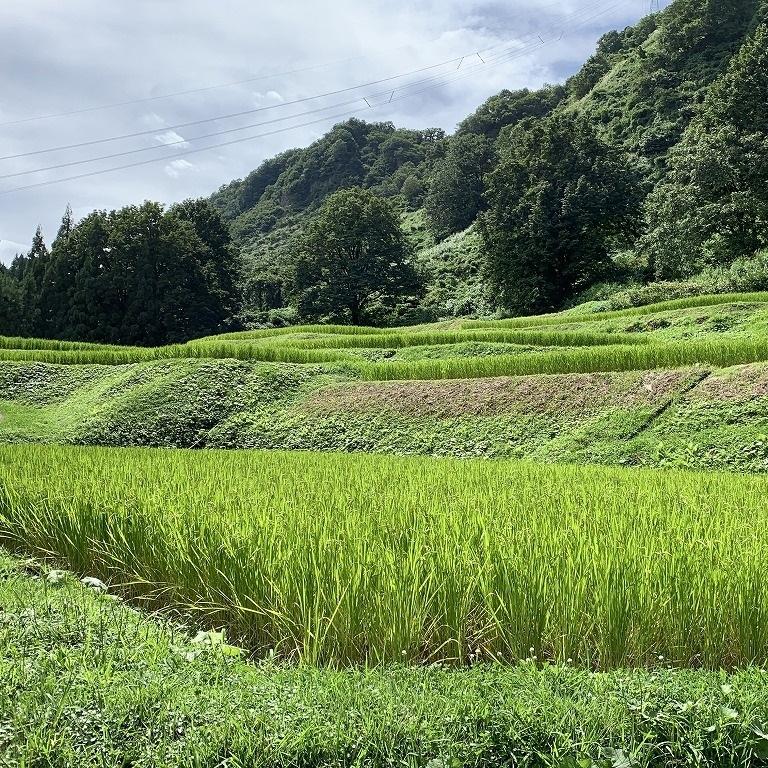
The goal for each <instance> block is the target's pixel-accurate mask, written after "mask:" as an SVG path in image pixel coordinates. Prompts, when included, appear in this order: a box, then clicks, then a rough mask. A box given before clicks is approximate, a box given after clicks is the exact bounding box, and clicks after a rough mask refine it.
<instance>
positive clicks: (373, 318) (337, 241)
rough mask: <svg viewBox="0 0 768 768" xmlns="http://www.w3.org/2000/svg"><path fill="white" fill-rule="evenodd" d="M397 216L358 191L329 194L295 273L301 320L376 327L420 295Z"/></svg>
mask: <svg viewBox="0 0 768 768" xmlns="http://www.w3.org/2000/svg"><path fill="white" fill-rule="evenodd" d="M409 256H410V248H409V247H408V244H407V241H406V239H405V236H404V234H403V231H402V229H401V228H400V221H399V218H398V216H397V213H396V211H395V210H394V208H393V207H392V205H391V204H390V203H388V202H387V201H386V200H384V199H382V198H380V197H377V196H376V195H374V194H373V193H372V192H370V191H368V190H364V189H360V188H356V189H349V190H342V191H339V192H336V193H335V194H333V195H331V196H330V197H329V198H328V199H327V200H326V202H325V203H324V204H323V206H322V207H321V208H320V210H319V211H318V213H317V215H316V216H315V217H314V218H313V220H312V222H311V223H310V225H309V226H308V228H307V232H306V235H305V237H304V239H303V242H302V246H301V255H300V257H299V260H298V262H297V264H296V269H295V274H294V290H295V293H296V304H297V308H298V311H299V315H300V317H301V318H303V319H306V320H315V321H323V322H347V323H352V324H355V325H362V324H366V323H376V322H379V321H380V320H381V315H382V313H386V314H388V315H389V314H391V313H392V312H393V311H394V310H395V308H396V306H397V305H398V303H401V302H404V301H407V300H408V299H413V300H414V301H415V299H416V297H417V292H418V288H419V287H418V282H417V278H416V273H415V271H414V269H413V267H412V265H411V263H410V260H409Z"/></svg>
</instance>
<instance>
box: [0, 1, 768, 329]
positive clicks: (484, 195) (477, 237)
mask: <svg viewBox="0 0 768 768" xmlns="http://www.w3.org/2000/svg"><path fill="white" fill-rule="evenodd" d="M766 103H768V3H767V2H765V0H727V1H725V2H724V1H723V0H675V1H674V2H673V3H672V4H671V5H670V6H669V7H668V8H667V9H666V10H664V11H663V12H660V13H657V14H653V15H650V16H647V17H645V18H644V19H642V20H641V21H640V22H639V23H638V24H636V25H635V26H633V27H630V28H628V29H625V30H623V31H621V32H618V31H617V32H610V33H608V34H606V35H605V36H604V37H603V38H602V39H601V40H600V42H599V44H598V47H597V50H596V52H595V54H594V55H593V56H592V57H591V58H590V59H589V60H588V61H587V62H586V63H585V65H584V66H583V68H582V69H581V71H579V72H578V73H577V74H576V75H574V76H573V77H571V78H570V79H569V80H568V81H567V82H566V83H564V84H559V85H549V86H546V87H544V88H542V89H541V90H538V91H529V90H522V91H508V90H505V91H502V92H501V93H499V94H497V95H495V96H493V97H492V98H490V99H489V100H488V101H487V102H486V103H485V104H483V105H481V106H480V107H479V108H478V109H477V110H476V111H475V112H474V113H473V114H471V115H469V116H468V117H467V118H466V119H465V120H463V121H462V122H461V123H460V124H459V126H458V127H457V130H456V131H455V133H454V134H452V135H446V134H445V133H444V131H442V130H439V129H434V128H433V129H425V130H420V131H415V130H404V129H398V128H396V127H395V126H394V125H392V124H391V123H386V122H382V123H367V122H364V121H362V120H358V119H350V120H348V121H346V122H343V123H341V124H339V125H337V126H335V127H334V128H333V129H332V130H331V131H330V132H329V133H327V134H326V135H325V136H324V137H322V138H321V139H320V140H318V141H317V142H315V143H314V144H312V145H310V146H309V147H306V148H303V149H293V150H290V151H287V152H284V153H283V154H281V155H278V156H277V157H275V158H272V159H269V160H267V161H265V162H264V163H263V164H262V165H261V166H260V167H259V168H257V169H256V170H254V171H253V172H252V173H250V174H249V175H248V176H247V177H245V178H244V179H242V180H237V181H233V182H231V183H230V184H227V185H225V186H223V187H222V188H221V189H219V190H218V191H217V192H216V193H215V194H214V195H212V197H211V198H210V201H209V203H206V204H204V203H202V202H196V203H191V202H190V203H185V204H183V205H182V206H177V207H175V208H172V209H170V210H169V211H167V212H164V211H163V210H162V209H161V208H160V207H157V206H155V207H153V206H152V205H150V204H148V205H147V206H144V207H141V208H129V209H125V210H124V211H120V212H115V213H111V214H107V213H95V214H93V215H92V216H90V217H88V218H87V219H85V220H84V221H83V222H80V223H79V224H77V225H75V223H74V222H71V221H68V220H67V218H66V217H65V222H64V224H63V226H62V231H60V232H59V234H58V236H57V238H56V241H55V243H54V244H53V247H52V249H51V252H50V253H49V252H48V250H47V248H46V247H45V244H44V242H43V239H42V237H41V236H40V235H39V234H38V236H36V238H35V242H34V244H33V247H32V250H31V251H30V253H29V254H28V255H26V256H22V257H20V258H18V259H17V260H16V262H15V263H14V265H13V266H12V267H11V269H10V270H5V269H0V332H3V333H19V334H21V333H25V334H28V333H34V334H37V335H45V336H55V337H60V338H65V339H82V340H92V341H110V342H123V343H147V344H151V343H162V342H168V341H178V340H182V339H185V338H191V337H193V336H195V335H202V334H204V333H213V332H218V331H220V330H221V329H223V328H237V327H245V328H249V327H254V326H257V325H262V324H287V323H292V322H295V321H301V320H311V321H319V322H327V321H332V322H337V323H350V322H355V323H368V324H389V325H393V324H407V323H417V322H428V321H433V320H441V319H448V318H451V317H459V316H479V317H482V316H491V315H494V314H498V313H501V314H526V313H531V312H545V311H551V310H558V309H562V308H563V307H568V306H571V305H573V304H575V303H579V302H584V301H588V300H595V301H598V302H600V301H602V302H605V301H610V302H611V304H612V306H614V307H615V306H620V305H624V306H629V305H632V304H637V303H642V302H643V301H647V300H657V299H664V298H673V297H675V296H681V295H688V294H695V293H703V292H717V291H729V290H762V289H766V288H768V257H766V255H765V254H764V253H762V252H763V250H764V249H765V248H766V246H768V115H767V114H766V106H765V105H766ZM349 190H353V191H354V190H357V191H354V193H352V192H350V191H349ZM203 220H204V223H203ZM361 222H363V224H361ZM107 249H108V250H107ZM761 253H762V255H761ZM105 254H106V255H105ZM179 276H183V279H180V278H179ZM659 281H665V282H659ZM670 281H674V282H670ZM329 286H330V287H331V288H332V290H331V289H330V288H329ZM596 307H597V308H599V307H600V304H597V305H596Z"/></svg>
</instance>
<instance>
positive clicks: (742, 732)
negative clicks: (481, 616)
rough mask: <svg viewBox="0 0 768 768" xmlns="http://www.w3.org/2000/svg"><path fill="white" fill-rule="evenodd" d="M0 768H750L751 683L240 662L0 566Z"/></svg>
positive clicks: (567, 671)
mask: <svg viewBox="0 0 768 768" xmlns="http://www.w3.org/2000/svg"><path fill="white" fill-rule="evenodd" d="M0 617H1V618H0V761H1V762H2V764H3V765H5V766H9V767H10V766H13V767H14V768H16V767H17V766H57V768H83V766H96V765H98V766H104V767H105V768H112V767H113V766H114V767H115V768H116V767H117V766H126V765H132V766H152V768H177V767H178V768H181V767H182V766H184V767H185V768H187V767H191V766H214V765H229V766H242V767H244V766H249V767H254V768H259V767H260V766H261V767H263V768H267V767H269V768H281V767H282V766H285V767H286V768H287V767H288V766H297V765H302V766H316V767H317V768H325V767H326V766H327V767H328V768H330V767H331V766H333V767H334V768H341V767H342V766H350V767H351V766H357V767H358V768H363V767H364V766H371V768H373V767H374V766H375V767H376V768H378V767H379V766H380V767H381V768H384V767H385V766H393V765H402V766H413V767H414V768H417V767H418V768H422V767H425V766H430V767H431V768H437V767H438V766H440V768H446V767H447V766H460V765H462V766H463V765H466V766H475V767H476V768H492V767H493V768H495V766H498V765H510V764H511V765H526V766H541V767H542V768H543V767H544V766H548V767H549V766H551V767H552V768H564V767H567V768H576V766H578V767H579V768H604V767H605V768H612V767H614V766H629V765H632V766H635V765H636V766H641V767H643V768H646V767H647V768H651V767H652V766H653V767H656V766H659V767H660V766H665V768H668V767H669V766H678V768H682V767H683V766H697V768H702V767H704V768H706V767H707V766H725V765H733V764H739V765H754V766H757V765H761V764H763V763H762V760H763V759H764V758H765V756H766V755H768V737H767V736H766V735H765V732H766V723H767V722H768V697H767V695H766V692H767V691H768V686H766V681H765V674H764V672H763V671H762V670H758V669H754V670H745V671H741V672H738V673H737V674H734V675H726V674H724V673H718V672H704V671H682V670H674V669H666V668H665V665H664V664H660V665H659V667H658V668H657V669H654V670H647V671H644V670H638V671H631V672H629V671H628V672H614V673H610V674H595V673H591V672H587V671H583V670H579V669H576V668H572V667H569V666H565V665H558V666H552V667H550V666H545V667H543V668H537V667H536V665H535V664H533V663H531V662H526V663H523V664H521V665H519V666H510V667H502V666H493V667H490V666H485V665H479V666H476V667H474V668H472V669H471V670H463V671H461V672H460V673H457V672H454V671H451V670H445V669H441V668H439V667H431V668H423V667H422V668H390V669H376V670H369V671H364V670H358V671H333V670H328V669H316V668H311V667H299V668H281V667H279V666H274V665H269V664H258V665H250V664H246V663H244V662H243V661H241V660H239V659H237V658H235V657H232V656H228V655H225V653H223V652H221V651H220V650H219V649H218V648H217V647H216V646H211V645H209V644H205V643H202V644H201V643H193V642H191V639H190V638H191V636H190V635H188V634H186V633H184V632H183V631H180V630H179V629H178V628H175V627H173V626H172V625H169V624H165V623H161V622H158V621H156V620H153V619H151V618H146V617H142V616H140V615H139V614H137V613H136V612H134V611H133V610H131V609H130V608H128V607H127V606H125V605H123V604H122V603H120V602H119V601H116V600H114V599H113V598H112V597H111V596H110V595H99V594H97V593H95V592H94V591H92V590H89V589H86V588H84V587H83V586H82V585H81V584H79V583H78V582H77V580H76V578H75V577H74V576H71V575H65V574H61V573H57V574H55V575H54V577H53V578H51V572H50V571H49V570H48V569H46V568H45V567H41V566H40V565H39V564H37V563H35V562H34V561H29V560H26V561H20V560H15V559H12V558H10V557H8V556H6V555H4V554H3V553H2V552H0Z"/></svg>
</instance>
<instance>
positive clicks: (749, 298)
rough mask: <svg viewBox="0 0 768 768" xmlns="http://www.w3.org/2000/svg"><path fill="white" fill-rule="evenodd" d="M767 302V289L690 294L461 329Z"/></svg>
mask: <svg viewBox="0 0 768 768" xmlns="http://www.w3.org/2000/svg"><path fill="white" fill-rule="evenodd" d="M736 302H739V303H748V304H753V303H765V302H768V292H764V291H763V292H759V293H721V294H714V295H707V296H688V297H686V298H684V299H672V300H670V301H661V302H658V303H656V304H646V305H645V306H644V307H630V308H628V309H616V310H613V311H610V312H589V313H583V314H580V313H577V312H575V311H574V312H566V313H563V312H553V313H552V314H548V315H531V316H530V317H510V318H507V319H506V320H465V321H463V322H462V324H461V327H462V328H531V327H541V326H552V325H570V324H571V323H585V322H589V321H590V320H594V321H599V320H612V319H613V318H617V317H635V316H637V317H642V316H645V315H653V314H655V313H656V312H671V311H673V310H676V309H693V308H696V307H715V306H719V305H721V304H733V303H736Z"/></svg>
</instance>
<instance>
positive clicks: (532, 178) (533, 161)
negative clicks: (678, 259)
mask: <svg viewBox="0 0 768 768" xmlns="http://www.w3.org/2000/svg"><path fill="white" fill-rule="evenodd" d="M500 155H501V157H500V161H499V164H498V166H497V167H496V169H495V170H494V171H493V173H492V174H491V175H490V178H489V188H488V200H489V210H488V212H487V213H486V214H485V215H484V216H483V217H482V218H481V222H480V231H481V235H482V239H483V248H484V251H485V257H486V275H487V278H488V280H489V281H490V284H491V287H492V289H494V290H495V291H497V292H498V296H499V298H500V300H501V303H502V305H503V306H504V307H505V308H507V309H509V310H511V311H512V312H515V313H520V314H527V313H532V312H546V311H550V310H553V309H557V308H559V307H560V306H561V305H562V303H563V302H564V301H565V300H566V299H568V298H569V297H570V296H572V295H573V294H575V293H576V292H578V291H579V290H583V289H584V288H585V287H587V286H588V285H590V284H591V283H592V282H594V281H595V280H597V279H599V278H600V277H602V276H604V275H605V274H606V273H607V271H608V270H609V267H610V254H611V250H612V249H613V248H614V247H616V246H617V245H620V244H622V242H626V241H631V240H632V238H633V236H635V235H636V234H637V232H638V229H639V224H640V221H639V216H638V213H639V207H640V185H639V180H638V177H637V174H636V173H635V172H634V171H633V169H632V168H631V167H630V164H629V163H628V161H627V159H626V158H625V157H624V156H623V155H622V154H621V153H619V152H617V151H615V150H614V149H612V148H611V147H610V146H609V145H608V144H606V143H605V142H604V141H602V140H601V139H600V138H599V137H598V135H597V133H596V131H595V130H594V128H593V127H592V125H591V124H590V123H589V121H587V120H586V119H584V118H582V117H579V116H575V115H570V114H567V113H566V114H557V115H554V116H552V117H550V118H548V119H546V120H543V121H527V122H524V123H521V124H520V125H519V126H516V127H515V128H513V129H512V130H511V131H510V132H509V133H508V134H507V136H506V138H505V141H504V143H503V146H502V148H501V150H500Z"/></svg>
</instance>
